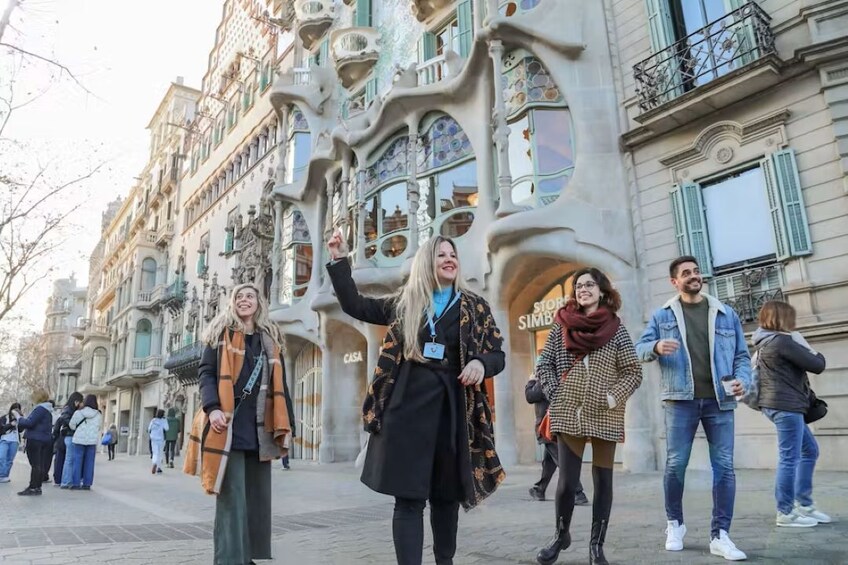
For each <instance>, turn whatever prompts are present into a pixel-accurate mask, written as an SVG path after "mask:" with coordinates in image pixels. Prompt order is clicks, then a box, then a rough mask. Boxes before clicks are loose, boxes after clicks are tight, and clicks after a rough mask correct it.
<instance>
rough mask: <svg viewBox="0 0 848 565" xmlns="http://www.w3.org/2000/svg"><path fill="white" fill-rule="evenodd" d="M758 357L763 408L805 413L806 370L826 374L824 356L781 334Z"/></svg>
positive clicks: (808, 399) (766, 345) (807, 402)
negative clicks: (824, 372)
mask: <svg viewBox="0 0 848 565" xmlns="http://www.w3.org/2000/svg"><path fill="white" fill-rule="evenodd" d="M758 356H759V359H758V360H757V372H758V375H759V387H760V393H759V398H758V403H759V405H760V407H761V408H771V409H773V410H785V411H786V412H806V411H807V408H808V407H809V405H810V396H809V395H810V381H809V379H808V378H807V371H810V372H813V373H816V374H819V373H821V372H823V371H824V369H825V360H824V356H823V355H822V354H821V353H816V354H813V353H811V352H810V351H809V350H808V349H807V348H806V347H804V346H803V345H801V344H800V343H797V342H795V340H793V339H792V336H789V335H786V334H779V335H777V336H775V338H774V339H772V340H771V341H769V342H768V343H766V344H765V345H763V346H762V347H761V348H760V350H759V353H758Z"/></svg>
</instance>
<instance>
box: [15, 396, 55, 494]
mask: <svg viewBox="0 0 848 565" xmlns="http://www.w3.org/2000/svg"><path fill="white" fill-rule="evenodd" d="M48 398H49V397H48V394H47V391H46V390H44V389H37V390H36V391H34V392H33V393H32V402H33V404H35V408H33V409H32V412H30V413H29V416H27V417H20V418H18V429H19V430H25V432H24V438H25V439H26V454H27V459H28V460H29V465H30V468H31V471H30V475H29V486H28V487H27V488H25V489H24V490H22V491H21V492H19V493H18V494H19V495H21V496H32V495H40V494H41V484H42V483H43V482H44V474H45V472H46V471H45V470H44V469H45V467H46V465H47V464H48V462H49V461H50V458H51V457H52V456H53V433H52V432H53V412H52V409H53V407H52V405H51V404H50V403H49V402H48V401H47V400H48Z"/></svg>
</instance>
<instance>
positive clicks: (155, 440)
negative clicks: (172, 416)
mask: <svg viewBox="0 0 848 565" xmlns="http://www.w3.org/2000/svg"><path fill="white" fill-rule="evenodd" d="M167 431H168V420H166V419H165V411H164V410H161V409H160V410H157V411H156V417H155V418H153V419H152V420H150V424H148V425H147V435H148V436H150V445H151V446H152V449H151V454H150V460H151V462H152V463H153V468H152V469H151V471H150V472H151V473H152V474H154V475H155V474H156V471H159V470H160V468H161V467H160V466H161V465H162V452H163V451H164V450H165V432H167Z"/></svg>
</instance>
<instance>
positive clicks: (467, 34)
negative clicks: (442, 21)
mask: <svg viewBox="0 0 848 565" xmlns="http://www.w3.org/2000/svg"><path fill="white" fill-rule="evenodd" d="M456 22H457V25H458V27H459V32H458V34H459V54H460V56H462V57H468V55H469V54H470V53H471V44H472V43H473V41H474V16H473V15H472V12H471V0H460V1H459V2H458V3H457V5H456Z"/></svg>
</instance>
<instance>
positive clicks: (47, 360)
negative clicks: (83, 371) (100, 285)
mask: <svg viewBox="0 0 848 565" xmlns="http://www.w3.org/2000/svg"><path fill="white" fill-rule="evenodd" d="M85 310H86V289H85V287H80V286H78V285H77V280H76V278H75V277H74V275H71V276H70V277H68V278H66V279H57V280H55V281H53V292H52V293H51V295H50V297H49V298H48V299H47V309H46V310H45V320H44V331H43V332H42V336H43V337H42V343H43V347H44V349H43V355H44V364H45V366H44V369H45V372H46V375H45V376H46V379H47V381H46V385H47V390H48V391H50V393H51V394H52V398H53V400H54V401H55V402H56V405H57V406H61V405H62V404H64V403H65V402H66V401H67V399H68V395H69V394H70V393H71V392H73V391H74V390H76V386H77V379H78V377H79V371H80V363H79V355H80V347H79V344H78V343H77V341H76V339H74V337H73V336H72V333H73V329H74V328H75V327H76V326H77V325H78V324H79V323H80V321H81V320H82V319H83V317H84V316H85Z"/></svg>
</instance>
